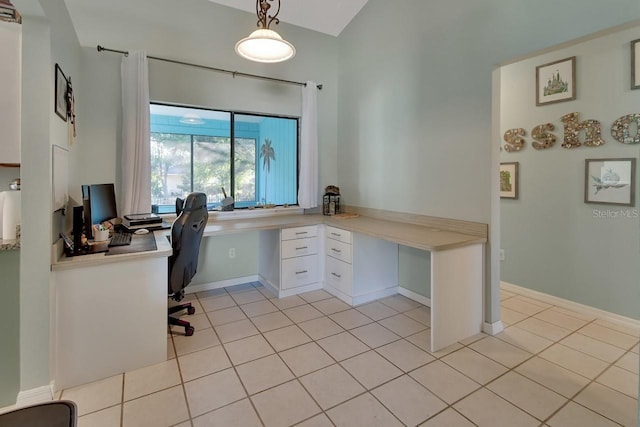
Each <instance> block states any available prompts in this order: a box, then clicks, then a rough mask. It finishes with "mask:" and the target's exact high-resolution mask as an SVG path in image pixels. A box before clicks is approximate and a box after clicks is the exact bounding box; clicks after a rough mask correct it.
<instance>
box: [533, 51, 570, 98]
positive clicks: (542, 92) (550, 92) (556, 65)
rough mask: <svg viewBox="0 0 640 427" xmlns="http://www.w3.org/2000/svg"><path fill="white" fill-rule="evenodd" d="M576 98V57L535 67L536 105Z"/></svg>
mask: <svg viewBox="0 0 640 427" xmlns="http://www.w3.org/2000/svg"><path fill="white" fill-rule="evenodd" d="M574 99H576V57H575V56H572V57H570V58H565V59H561V60H559V61H555V62H550V63H548V64H544V65H539V66H537V67H536V105H537V106H541V105H547V104H555V103H556V102H564V101H572V100H574Z"/></svg>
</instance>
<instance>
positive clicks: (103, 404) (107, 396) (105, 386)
mask: <svg viewBox="0 0 640 427" xmlns="http://www.w3.org/2000/svg"><path fill="white" fill-rule="evenodd" d="M122 381H123V375H115V376H113V377H109V378H105V379H104V380H99V381H95V382H92V383H88V384H83V385H80V386H77V387H73V388H69V389H66V390H63V391H62V395H61V399H64V400H72V401H74V402H75V403H76V405H77V406H78V416H82V415H85V414H88V413H91V412H95V411H99V410H101V409H105V408H108V407H110V406H113V405H117V404H119V403H121V402H122Z"/></svg>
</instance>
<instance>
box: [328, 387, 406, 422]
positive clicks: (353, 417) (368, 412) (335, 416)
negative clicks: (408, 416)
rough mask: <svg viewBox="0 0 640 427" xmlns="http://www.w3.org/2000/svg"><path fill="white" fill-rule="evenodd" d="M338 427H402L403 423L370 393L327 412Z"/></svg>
mask: <svg viewBox="0 0 640 427" xmlns="http://www.w3.org/2000/svg"><path fill="white" fill-rule="evenodd" d="M327 415H328V416H329V418H331V421H333V423H334V424H335V425H336V426H337V427H369V426H380V427H382V426H384V427H396V426H398V427H401V426H402V423H401V422H400V421H398V419H397V418H396V417H395V416H393V414H392V413H391V412H389V410H387V409H386V408H385V407H384V406H382V404H381V403H380V402H378V400H376V398H374V397H373V396H372V395H370V394H369V393H366V394H362V395H360V396H358V397H356V398H355V399H352V400H349V401H348V402H345V403H343V404H341V405H339V406H337V407H335V408H333V409H330V410H329V411H327Z"/></svg>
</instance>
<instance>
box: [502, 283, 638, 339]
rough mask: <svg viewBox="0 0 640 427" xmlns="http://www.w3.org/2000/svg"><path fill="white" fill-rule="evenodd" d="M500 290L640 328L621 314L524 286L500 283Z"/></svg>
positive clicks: (635, 322) (636, 323)
mask: <svg viewBox="0 0 640 427" xmlns="http://www.w3.org/2000/svg"><path fill="white" fill-rule="evenodd" d="M500 289H503V290H505V291H509V292H513V293H516V294H520V295H523V296H526V297H530V298H535V299H538V300H540V301H543V302H546V303H548V304H552V305H556V306H558V307H562V308H566V309H568V310H573V311H576V312H578V313H582V314H586V315H588V316H592V317H596V318H599V319H603V320H608V321H610V322H614V323H619V324H622V325H626V326H631V327H634V328H640V320H636V319H632V318H631V317H626V316H621V315H619V314H615V313H611V312H609V311H605V310H601V309H599V308H595V307H591V306H589V305H584V304H580V303H577V302H574V301H571V300H567V299H564V298H560V297H556V296H553V295H549V294H545V293H543V292H539V291H534V290H533V289H529V288H524V287H522V286H518V285H514V284H513V283H509V282H500Z"/></svg>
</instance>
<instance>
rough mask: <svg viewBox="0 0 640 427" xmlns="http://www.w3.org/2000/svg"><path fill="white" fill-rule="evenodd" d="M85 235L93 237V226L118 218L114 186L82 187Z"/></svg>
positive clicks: (96, 185) (95, 185) (94, 185)
mask: <svg viewBox="0 0 640 427" xmlns="http://www.w3.org/2000/svg"><path fill="white" fill-rule="evenodd" d="M82 199H83V206H84V225H85V233H86V235H87V237H88V238H92V237H93V229H92V227H91V226H92V225H93V224H100V223H101V222H104V221H107V220H109V219H112V218H116V217H117V216H118V212H117V209H116V193H115V191H114V187H113V184H93V185H83V186H82Z"/></svg>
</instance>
